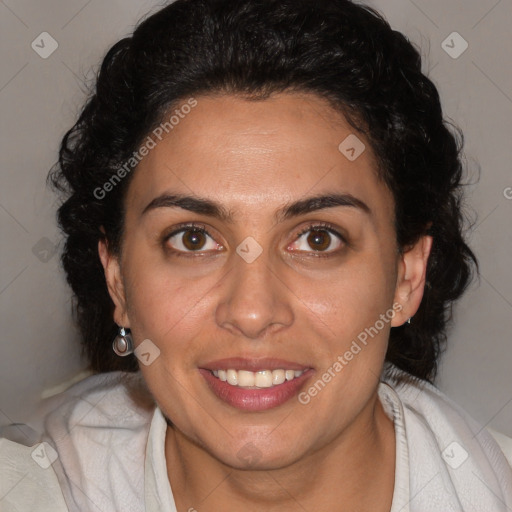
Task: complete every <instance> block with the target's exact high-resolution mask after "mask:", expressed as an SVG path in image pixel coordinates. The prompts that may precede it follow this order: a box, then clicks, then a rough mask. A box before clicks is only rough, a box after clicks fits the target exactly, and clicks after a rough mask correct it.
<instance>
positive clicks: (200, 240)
mask: <svg viewBox="0 0 512 512" xmlns="http://www.w3.org/2000/svg"><path fill="white" fill-rule="evenodd" d="M182 242H183V245H184V246H185V247H186V248H187V249H189V250H190V251H196V250H198V249H202V248H203V246H204V244H205V243H206V236H205V235H204V233H202V232H201V231H185V232H184V233H183V237H182Z"/></svg>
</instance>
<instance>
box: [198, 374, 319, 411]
mask: <svg viewBox="0 0 512 512" xmlns="http://www.w3.org/2000/svg"><path fill="white" fill-rule="evenodd" d="M199 371H200V373H201V375H202V376H203V377H204V379H205V380H206V382H207V383H208V386H209V387H210V389H211V390H212V391H213V392H214V393H215V395H216V396H217V397H218V398H220V399H221V400H223V401H224V402H226V403H227V404H229V405H231V406H232V407H236V408H237V409H242V410H244V411H265V410H267V409H272V408H274V407H278V406H279V405H282V404H284V403H285V402H287V401H288V400H290V398H292V397H294V396H295V395H297V394H298V392H299V389H300V388H301V386H302V385H303V383H304V381H305V380H306V379H307V378H308V377H309V375H310V374H311V372H313V370H311V369H310V370H306V371H305V372H304V373H303V374H302V375H301V376H300V377H294V378H293V379H292V380H287V381H285V382H283V383H282V384H279V385H277V386H272V387H271V388H260V389H244V388H240V387H238V386H232V385H231V384H228V383H227V382H225V381H222V380H220V379H218V378H217V377H215V376H214V375H213V374H212V373H211V372H210V370H205V369H204V368H200V369H199Z"/></svg>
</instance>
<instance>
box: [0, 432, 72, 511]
mask: <svg viewBox="0 0 512 512" xmlns="http://www.w3.org/2000/svg"><path fill="white" fill-rule="evenodd" d="M53 457H54V454H53V452H52V451H51V448H49V446H48V445H47V444H44V443H41V444H38V445H35V446H33V447H28V446H23V445H22V444H19V443H15V442H13V441H9V440H8V439H0V509H1V510H2V511H3V512H20V511H26V512H28V511H32V510H37V511H38V512H67V510H68V509H67V506H66V504H65V501H64V497H63V494H62V491H61V488H60V484H59V481H58V478H57V475H56V473H55V471H54V470H53V468H52V465H51V462H52V459H53Z"/></svg>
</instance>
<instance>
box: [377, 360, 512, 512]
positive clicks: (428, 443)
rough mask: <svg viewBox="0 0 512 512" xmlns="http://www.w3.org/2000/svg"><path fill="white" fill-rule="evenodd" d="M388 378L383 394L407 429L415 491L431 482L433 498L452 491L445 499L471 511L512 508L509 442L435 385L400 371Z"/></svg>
mask: <svg viewBox="0 0 512 512" xmlns="http://www.w3.org/2000/svg"><path fill="white" fill-rule="evenodd" d="M384 375H385V376H384V379H383V380H384V382H383V385H382V386H381V388H382V391H381V394H382V395H383V396H384V397H385V398H386V399H388V400H389V401H390V402H392V403H393V405H394V406H395V411H398V412H397V414H398V416H399V417H400V422H401V423H400V425H401V426H403V433H404V434H403V438H404V439H405V443H406V445H407V450H408V457H409V471H410V477H411V491H413V490H414V492H419V490H420V489H421V486H422V485H426V484H427V483H428V482H429V480H428V479H429V478H432V479H433V480H432V483H429V488H431V489H435V491H436V492H435V493H433V495H436V496H442V495H443V492H445V493H446V489H449V490H450V491H449V492H448V494H447V498H446V499H448V496H450V495H451V496H457V497H458V499H459V500H462V501H463V502H464V503H466V504H468V507H469V504H470V503H474V504H479V505H480V506H481V509H482V510H496V511H498V510H503V507H502V504H503V503H506V504H507V506H512V467H511V465H510V462H509V461H510V446H511V445H510V440H509V439H508V438H507V437H506V436H500V435H499V434H498V437H499V442H497V440H496V439H495V437H493V436H492V435H491V434H490V433H489V431H488V430H487V429H486V428H485V426H484V425H480V424H479V423H478V422H476V421H475V420H474V419H473V418H472V417H471V416H470V415H469V414H468V413H467V412H466V411H465V410H464V409H462V408H461V407H460V406H459V405H457V404H456V403H455V402H454V401H452V400H451V399H450V398H449V397H447V396H446V395H445V394H443V393H442V392H441V391H440V390H439V389H437V388H436V387H435V386H434V385H432V384H430V383H428V382H426V381H423V380H421V379H417V378H414V377H412V376H410V375H408V374H406V373H405V372H402V371H399V370H396V368H395V369H393V370H392V373H391V374H390V373H385V374H384ZM397 377H398V378H397ZM507 459H508V460H507ZM482 485H484V486H485V487H487V489H493V492H494V494H493V493H490V492H487V491H485V489H483V488H482ZM500 500H501V501H500ZM429 510H430V509H429Z"/></svg>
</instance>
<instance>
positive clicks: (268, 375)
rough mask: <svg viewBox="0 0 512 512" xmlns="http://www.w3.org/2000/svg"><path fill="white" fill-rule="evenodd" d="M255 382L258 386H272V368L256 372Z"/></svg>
mask: <svg viewBox="0 0 512 512" xmlns="http://www.w3.org/2000/svg"><path fill="white" fill-rule="evenodd" d="M251 373H252V372H251ZM254 384H255V386H256V387H257V388H270V387H272V372H271V371H270V370H262V371H260V372H256V376H255V378H254Z"/></svg>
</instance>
